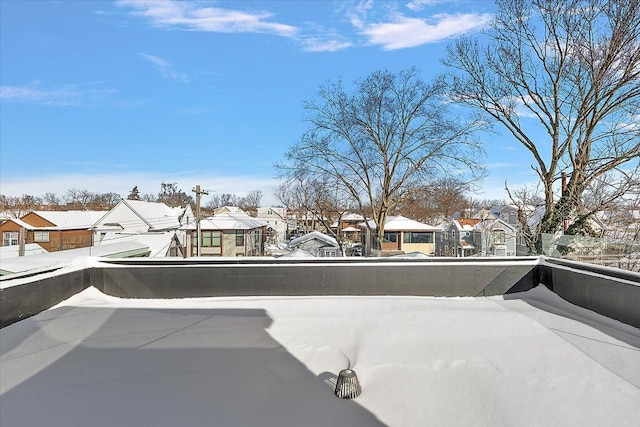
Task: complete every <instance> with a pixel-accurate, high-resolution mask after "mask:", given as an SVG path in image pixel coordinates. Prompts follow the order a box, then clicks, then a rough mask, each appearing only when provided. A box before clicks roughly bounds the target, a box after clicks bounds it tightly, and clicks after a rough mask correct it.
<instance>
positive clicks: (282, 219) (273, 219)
mask: <svg viewBox="0 0 640 427" xmlns="http://www.w3.org/2000/svg"><path fill="white" fill-rule="evenodd" d="M256 219H257V220H260V221H263V222H265V223H266V224H267V242H268V243H282V242H284V241H285V240H286V236H287V229H288V221H287V220H288V218H287V209H286V208H275V207H271V208H258V212H257V214H256Z"/></svg>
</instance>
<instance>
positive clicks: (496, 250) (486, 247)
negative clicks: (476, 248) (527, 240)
mask: <svg viewBox="0 0 640 427" xmlns="http://www.w3.org/2000/svg"><path fill="white" fill-rule="evenodd" d="M475 229H476V230H477V231H479V232H480V236H481V240H480V255H482V256H515V255H516V243H517V237H518V227H517V226H514V225H511V224H508V223H506V222H505V221H503V220H501V219H493V220H486V221H482V222H480V223H478V224H476V226H475Z"/></svg>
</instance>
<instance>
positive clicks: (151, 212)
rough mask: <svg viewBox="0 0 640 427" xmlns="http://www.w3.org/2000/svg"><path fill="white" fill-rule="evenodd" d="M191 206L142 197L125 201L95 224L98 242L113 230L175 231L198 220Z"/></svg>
mask: <svg viewBox="0 0 640 427" xmlns="http://www.w3.org/2000/svg"><path fill="white" fill-rule="evenodd" d="M195 220H196V218H195V215H194V214H193V210H192V209H191V206H190V205H186V206H185V207H183V208H180V207H175V208H172V207H170V206H167V205H165V204H164V203H155V202H145V201H142V200H124V199H123V200H121V201H120V203H118V204H117V205H116V206H114V207H113V208H112V209H111V210H110V211H109V212H107V213H106V214H105V215H104V216H103V217H102V218H100V219H99V220H98V221H97V222H96V223H95V224H94V225H93V229H94V232H95V233H96V237H97V239H96V241H101V240H102V238H104V236H105V235H106V234H107V233H109V232H111V233H118V234H141V233H154V232H166V231H174V230H178V229H180V228H184V227H186V226H188V225H189V224H194V223H195Z"/></svg>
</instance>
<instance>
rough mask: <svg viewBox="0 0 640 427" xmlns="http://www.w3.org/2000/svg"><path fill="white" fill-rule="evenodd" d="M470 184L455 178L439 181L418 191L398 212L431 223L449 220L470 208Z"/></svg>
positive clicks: (404, 202) (399, 207)
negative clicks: (467, 195)
mask: <svg viewBox="0 0 640 427" xmlns="http://www.w3.org/2000/svg"><path fill="white" fill-rule="evenodd" d="M469 188H470V186H469V183H467V182H465V181H463V180H461V179H458V178H455V177H444V178H441V179H437V180H435V181H433V182H431V183H429V184H427V185H425V186H423V187H422V188H418V189H416V191H415V192H414V193H413V194H412V195H411V196H410V197H408V198H407V199H405V200H404V201H403V202H402V203H401V204H399V206H398V208H397V212H398V213H400V214H401V215H403V216H406V217H408V218H412V219H415V220H422V221H427V222H429V221H431V220H432V219H434V218H438V217H444V218H449V217H451V216H452V215H453V214H454V213H455V212H458V211H462V210H464V209H466V208H468V207H469V200H468V199H467V197H466V192H467V191H469Z"/></svg>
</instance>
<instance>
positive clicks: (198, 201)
mask: <svg viewBox="0 0 640 427" xmlns="http://www.w3.org/2000/svg"><path fill="white" fill-rule="evenodd" d="M191 191H193V192H194V193H196V236H197V237H196V256H200V242H201V241H202V236H201V235H200V197H201V196H202V195H203V194H205V195H207V194H209V192H208V191H206V190H201V189H200V185H196V186H195V187H194V188H193V189H191Z"/></svg>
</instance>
